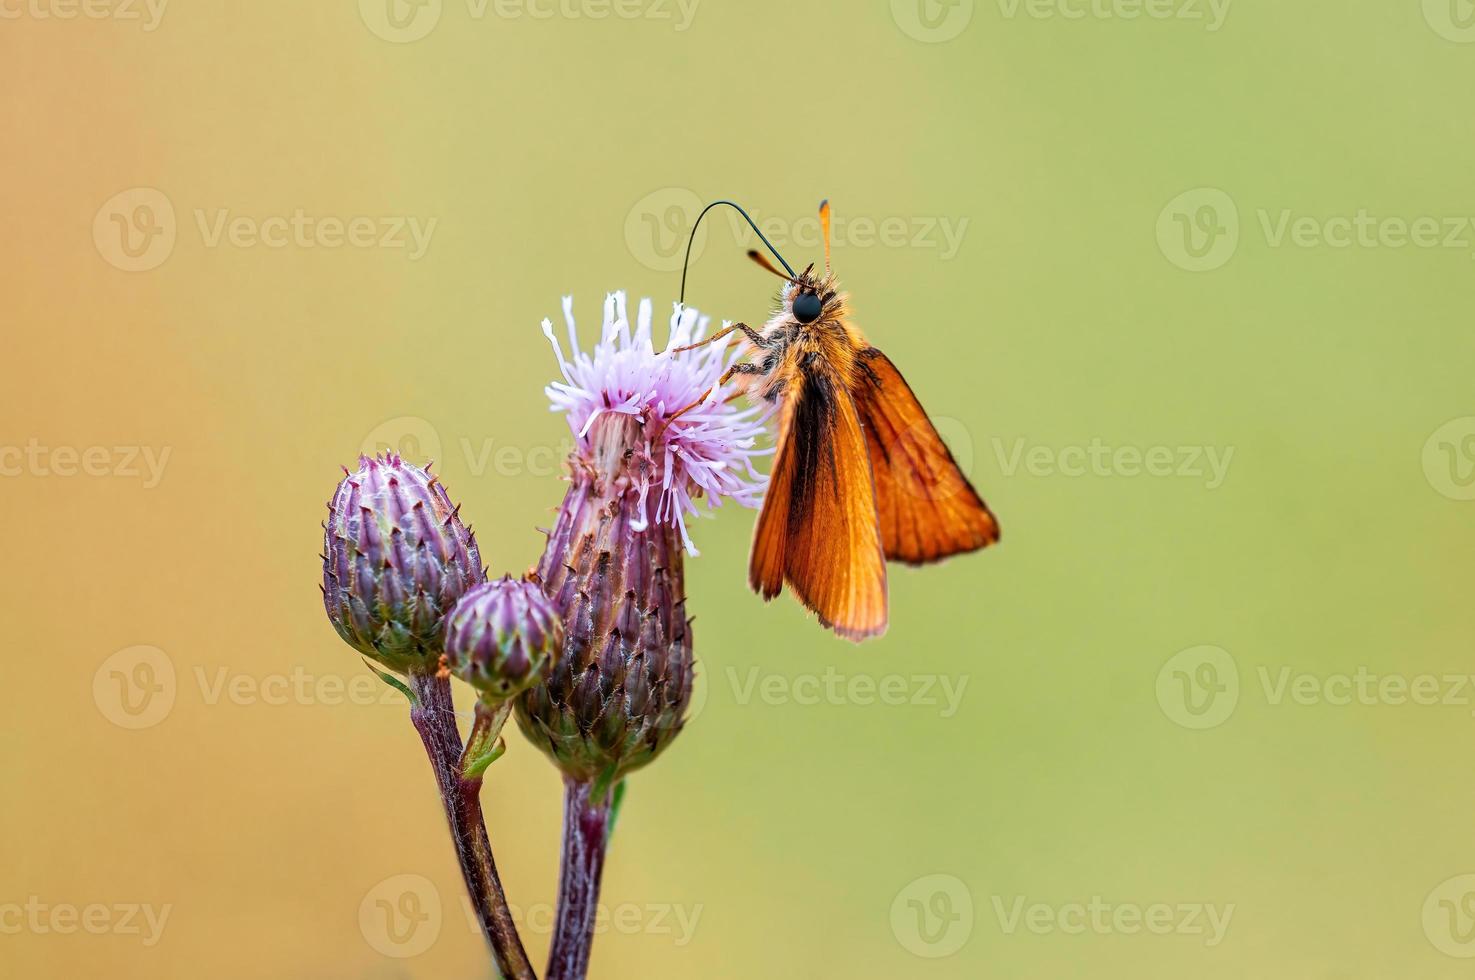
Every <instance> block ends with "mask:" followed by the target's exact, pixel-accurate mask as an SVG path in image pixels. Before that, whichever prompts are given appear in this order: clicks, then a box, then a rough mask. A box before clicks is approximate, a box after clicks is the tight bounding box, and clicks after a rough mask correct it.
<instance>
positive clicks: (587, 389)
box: [543, 292, 773, 555]
mask: <svg viewBox="0 0 1475 980" xmlns="http://www.w3.org/2000/svg"><path fill="white" fill-rule="evenodd" d="M563 316H564V320H565V322H566V323H567V325H568V341H569V347H570V349H571V352H572V356H571V357H565V356H564V352H563V347H562V346H561V345H560V344H559V342H558V338H557V337H555V336H554V333H553V324H552V322H551V321H549V320H544V321H543V334H544V335H545V336H546V337H547V338H548V340H549V342H550V343H551V344H552V345H553V350H554V353H555V354H556V355H557V356H558V366H559V368H560V370H561V371H562V373H563V380H562V381H555V382H553V383H552V384H550V385H549V386H548V387H547V389H546V390H547V393H548V398H549V400H550V401H551V402H552V410H553V411H555V412H563V413H564V414H565V415H567V417H568V423H569V428H570V429H572V430H573V432H574V435H575V436H576V437H577V439H578V444H579V449H580V450H581V451H583V452H591V451H593V450H594V449H595V443H596V442H597V441H598V440H596V439H595V438H593V435H594V431H593V430H594V429H595V427H596V425H597V424H598V423H599V421H600V419H602V418H607V417H609V416H612V415H613V416H625V417H626V418H628V419H631V420H634V421H635V422H636V423H637V424H638V427H639V428H638V434H637V435H636V436H635V438H634V439H633V443H634V444H633V445H632V446H629V447H628V448H631V449H633V450H634V451H635V453H636V455H637V456H639V457H642V459H641V462H642V463H644V464H645V465H641V466H637V467H632V468H631V472H633V473H634V474H635V476H634V479H635V486H636V489H637V490H638V491H639V497H640V504H639V506H638V508H637V510H636V513H637V514H638V515H645V514H647V513H649V514H650V519H651V520H653V521H656V522H659V523H664V524H669V525H672V526H674V527H675V528H676V529H677V531H678V532H679V533H680V535H681V541H682V543H683V545H684V546H685V548H686V550H687V552H688V553H690V554H692V555H695V554H697V550H696V548H695V547H694V546H693V545H692V541H691V535H690V534H689V533H688V531H687V524H686V522H687V519H688V518H692V517H698V516H700V515H701V514H702V510H701V508H699V507H698V506H697V503H696V501H697V499H698V498H702V497H705V498H706V499H707V502H708V507H709V508H711V507H715V506H717V505H719V504H720V503H721V502H722V501H723V500H726V499H732V500H736V501H737V502H738V503H739V504H741V505H742V506H744V507H757V506H758V505H759V504H760V503H761V502H762V498H763V491H764V488H765V486H766V480H765V478H764V477H763V475H762V474H760V473H759V472H758V471H757V470H756V469H754V467H753V459H754V457H757V456H764V455H767V454H769V453H771V452H772V451H773V450H772V449H760V448H757V447H758V442H759V437H760V436H761V435H762V434H763V433H764V431H765V423H766V422H767V421H768V418H769V416H770V415H771V410H767V409H761V408H752V407H738V406H736V405H734V404H733V403H732V402H731V401H730V399H731V398H732V396H733V395H734V394H736V387H735V386H733V385H730V384H729V385H728V386H726V387H723V388H720V389H715V390H713V391H712V393H711V395H710V396H709V397H707V398H706V399H705V400H704V401H703V402H702V404H700V405H698V406H697V407H695V408H693V409H691V410H690V411H689V412H687V413H685V414H684V415H682V416H681V417H680V418H678V419H675V420H674V421H672V420H671V417H672V416H673V415H675V414H676V413H677V412H679V411H680V410H681V409H682V408H684V407H686V406H687V405H690V404H691V403H692V402H694V401H696V400H697V399H698V398H701V397H702V396H703V394H704V393H705V392H707V390H708V389H709V388H713V387H714V386H715V385H716V383H717V381H718V379H719V378H721V376H722V373H723V372H724V371H726V370H727V368H729V367H731V366H732V364H733V363H734V362H736V361H737V360H738V359H739V358H740V357H741V356H742V352H741V350H740V349H738V345H736V344H732V345H728V344H720V343H719V344H713V345H711V346H708V347H704V348H701V349H700V350H694V351H686V352H683V353H680V354H669V353H657V352H656V350H655V347H654V344H653V343H652V340H651V301H650V300H648V299H643V300H641V301H640V308H639V311H638V314H637V316H636V321H635V326H634V329H633V330H632V329H631V325H630V320H629V316H628V313H627V310H626V302H625V294H624V293H623V292H617V293H611V294H610V295H608V296H606V297H605V300H604V324H603V327H602V329H601V331H600V337H599V342H598V343H597V344H596V345H595V346H594V353H593V355H592V356H590V355H589V354H586V353H584V351H583V350H582V348H581V347H580V345H579V340H578V334H577V331H576V329H575V326H574V314H573V297H571V296H570V297H565V298H564V301H563ZM710 323H711V319H710V318H709V317H705V316H702V315H701V314H699V313H698V312H697V311H696V310H693V309H689V308H688V309H682V308H681V307H680V306H679V305H674V304H673V310H672V313H671V335H670V341H669V343H668V344H667V350H669V349H671V348H675V347H682V346H685V345H687V344H692V343H696V342H697V341H699V340H701V339H702V337H703V336H705V335H706V333H707V328H708V326H709V325H710ZM652 490H654V491H655V493H656V500H655V506H654V507H653V508H651V509H650V510H649V511H648V510H647V507H646V502H647V497H648V495H649V494H650V493H651V491H652ZM643 519H644V518H643V517H642V518H640V519H639V520H643ZM643 528H644V524H643V523H637V524H636V525H635V526H634V528H633V530H641V529H643Z"/></svg>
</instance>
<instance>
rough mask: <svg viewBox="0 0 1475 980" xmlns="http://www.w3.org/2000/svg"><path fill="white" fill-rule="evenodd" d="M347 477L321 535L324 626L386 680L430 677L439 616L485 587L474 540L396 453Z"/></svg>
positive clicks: (436, 486)
mask: <svg viewBox="0 0 1475 980" xmlns="http://www.w3.org/2000/svg"><path fill="white" fill-rule="evenodd" d="M344 474H345V476H344V478H343V481H342V482H341V483H339V484H338V489H337V491H336V492H335V493H334V494H333V499H332V501H331V502H330V503H329V504H328V520H327V522H326V523H325V524H324V525H323V556H322V557H323V586H322V588H323V606H324V608H325V609H326V610H327V612H328V619H329V620H330V621H331V622H332V624H333V628H334V629H336V630H337V631H338V635H339V636H341V637H343V639H344V641H345V642H346V643H348V645H349V646H351V647H353V648H354V649H355V650H358V651H359V652H360V653H362V654H364V655H366V656H368V657H372V658H373V659H374V660H377V661H378V662H379V663H381V664H383V665H384V666H385V667H388V668H389V669H391V670H396V671H401V672H409V671H414V670H430V669H434V668H435V667H436V665H437V664H438V663H439V661H440V656H441V653H442V649H443V647H442V641H443V633H442V629H443V620H444V618H445V616H446V614H447V613H449V612H450V610H451V608H452V607H453V606H454V605H455V604H456V601H457V600H458V599H460V598H461V596H462V594H463V593H465V592H466V590H467V589H469V588H471V587H472V586H474V585H477V584H479V583H481V582H483V581H485V579H486V573H485V571H484V570H483V569H482V564H481V555H480V553H479V552H478V551H477V548H476V535H475V534H473V533H472V532H471V530H470V528H468V527H466V525H465V524H463V523H461V518H460V516H459V515H460V508H458V507H456V506H454V505H453V504H452V503H451V499H450V497H449V496H448V495H447V494H446V491H445V488H444V487H443V486H441V484H440V481H439V479H438V478H436V477H434V476H431V475H430V474H429V473H428V472H427V471H426V470H422V469H420V468H419V467H418V466H413V465H411V464H410V463H407V462H405V461H404V460H403V459H401V458H400V457H399V456H397V455H395V454H394V453H387V454H385V455H383V456H377V457H375V458H373V459H370V458H369V457H367V456H360V457H359V468H358V472H356V473H349V472H348V470H347V468H345V469H344Z"/></svg>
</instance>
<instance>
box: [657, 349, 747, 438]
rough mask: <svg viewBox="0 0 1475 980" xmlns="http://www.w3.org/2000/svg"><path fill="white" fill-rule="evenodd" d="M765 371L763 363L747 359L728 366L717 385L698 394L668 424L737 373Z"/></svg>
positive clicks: (695, 405) (704, 399)
mask: <svg viewBox="0 0 1475 980" xmlns="http://www.w3.org/2000/svg"><path fill="white" fill-rule="evenodd" d="M763 373H764V371H763V367H762V366H761V365H758V364H749V363H748V362H746V361H739V362H738V363H736V364H734V365H733V366H732V367H730V368H728V369H727V370H726V371H724V372H722V377H720V378H718V379H717V383H716V384H715V385H713V386H712V387H710V388H708V389H707V390H706V391H704V392H702V393H701V394H700V395H698V396H697V399H696V401H694V402H692V403H691V404H690V405H688V406H686V407H685V408H683V409H682V410H681V411H679V412H677V413H676V414H675V415H673V416H671V417H670V418H668V419H667V420H666V424H667V425H670V424H671V423H672V422H675V421H676V420H677V419H679V418H681V416H683V415H685V414H686V413H687V412H689V411H691V410H692V409H694V408H696V407H697V406H698V405H700V404H701V403H702V402H704V401H706V400H707V398H708V397H710V396H711V394H712V392H713V391H716V390H717V389H718V388H721V387H722V386H723V385H725V384H727V383H728V382H729V381H731V380H732V377H733V375H735V374H763Z"/></svg>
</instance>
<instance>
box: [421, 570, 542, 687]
mask: <svg viewBox="0 0 1475 980" xmlns="http://www.w3.org/2000/svg"><path fill="white" fill-rule="evenodd" d="M562 652H563V622H562V621H561V620H560V619H559V618H558V613H557V612H556V611H555V610H554V608H553V603H552V602H550V601H549V599H548V597H547V596H545V595H543V590H542V589H540V588H538V586H537V585H535V584H534V583H532V582H514V581H513V580H512V579H511V578H510V577H508V578H504V579H502V580H501V581H499V582H486V583H484V584H482V585H478V586H477V587H476V588H474V589H472V590H471V591H470V592H467V593H466V594H465V595H464V596H462V597H461V601H460V602H458V603H456V608H455V609H453V610H452V611H451V615H450V617H449V618H448V619H447V620H446V661H447V663H448V664H449V665H450V668H451V673H453V674H455V675H456V676H457V677H459V678H461V679H462V680H463V681H465V682H466V683H468V684H470V685H471V686H472V687H474V688H476V689H477V690H478V691H480V692H481V696H482V699H483V700H484V701H487V702H489V703H492V704H498V703H501V702H503V701H506V700H508V699H509V698H513V697H515V696H517V695H518V694H521V693H522V692H523V691H525V690H527V689H528V688H529V687H530V686H532V685H533V684H535V683H539V682H541V681H544V680H547V678H548V674H549V671H550V670H551V668H552V667H553V665H554V663H555V662H556V661H557V659H558V657H559V655H560V654H561V653H562Z"/></svg>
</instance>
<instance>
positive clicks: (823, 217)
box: [819, 198, 830, 276]
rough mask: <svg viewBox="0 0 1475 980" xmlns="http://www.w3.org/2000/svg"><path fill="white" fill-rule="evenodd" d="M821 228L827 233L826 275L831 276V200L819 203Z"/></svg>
mask: <svg viewBox="0 0 1475 980" xmlns="http://www.w3.org/2000/svg"><path fill="white" fill-rule="evenodd" d="M819 226H820V227H821V228H823V229H824V232H825V275H826V276H828V275H829V274H830V199H829V198H825V199H824V200H823V201H820V202H819Z"/></svg>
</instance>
